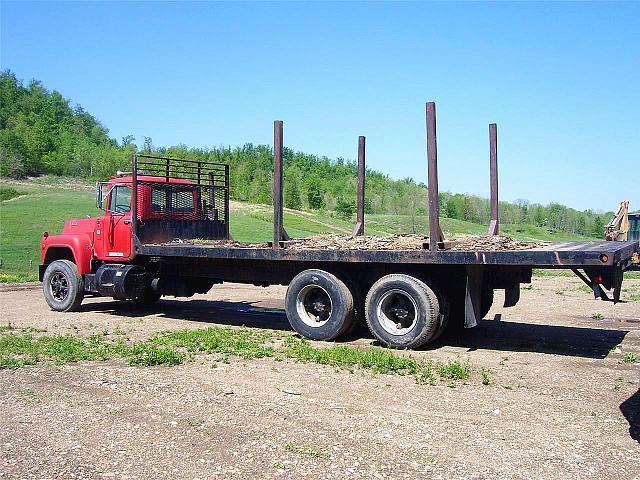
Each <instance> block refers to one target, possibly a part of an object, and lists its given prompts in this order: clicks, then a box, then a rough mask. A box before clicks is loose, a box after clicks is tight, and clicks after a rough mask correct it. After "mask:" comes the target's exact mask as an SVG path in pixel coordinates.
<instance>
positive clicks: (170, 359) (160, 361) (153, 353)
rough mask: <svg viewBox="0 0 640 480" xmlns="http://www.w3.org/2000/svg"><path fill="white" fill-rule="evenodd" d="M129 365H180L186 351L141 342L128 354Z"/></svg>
mask: <svg viewBox="0 0 640 480" xmlns="http://www.w3.org/2000/svg"><path fill="white" fill-rule="evenodd" d="M127 356H128V358H129V365H134V366H138V367H150V366H155V365H178V364H180V363H182V362H184V360H185V355H184V353H181V352H178V351H176V350H173V349H171V348H167V347H158V346H156V345H150V344H148V343H139V344H137V345H134V346H133V348H131V350H130V353H129V354H128V355H127Z"/></svg>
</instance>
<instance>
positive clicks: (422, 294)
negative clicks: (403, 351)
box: [365, 274, 441, 348]
mask: <svg viewBox="0 0 640 480" xmlns="http://www.w3.org/2000/svg"><path fill="white" fill-rule="evenodd" d="M365 306H366V319H367V325H368V326H369V329H370V330H371V333H372V334H373V335H374V336H375V337H376V338H377V339H378V340H379V341H380V343H382V344H383V345H384V346H387V347H392V348H418V347H421V346H422V345H424V344H425V343H427V342H428V341H430V340H432V339H433V337H434V336H435V334H436V333H437V331H438V329H439V327H440V322H441V316H440V305H439V302H438V298H437V296H436V294H435V293H434V292H433V290H431V289H430V288H429V287H428V286H427V284H426V283H424V282H423V281H422V280H419V279H417V278H415V277H412V276H410V275H404V274H392V275H386V276H384V277H382V278H381V279H379V280H378V281H377V282H376V283H374V284H373V286H372V287H371V289H370V290H369V293H368V294H367V300H366V302H365Z"/></svg>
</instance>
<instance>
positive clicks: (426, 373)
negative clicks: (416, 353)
mask: <svg viewBox="0 0 640 480" xmlns="http://www.w3.org/2000/svg"><path fill="white" fill-rule="evenodd" d="M416 382H417V383H419V384H420V385H424V384H426V383H428V384H429V385H435V384H436V377H435V376H434V375H433V368H432V364H431V362H428V363H427V364H426V365H425V366H424V367H422V368H421V369H420V371H418V373H417V374H416Z"/></svg>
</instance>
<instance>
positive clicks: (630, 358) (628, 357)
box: [622, 352, 640, 363]
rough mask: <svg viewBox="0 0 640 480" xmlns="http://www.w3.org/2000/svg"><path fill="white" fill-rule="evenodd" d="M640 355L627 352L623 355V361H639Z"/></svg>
mask: <svg viewBox="0 0 640 480" xmlns="http://www.w3.org/2000/svg"><path fill="white" fill-rule="evenodd" d="M638 358H640V357H638V355H637V354H635V353H632V352H629V353H625V354H624V357H622V363H636V362H637V361H638Z"/></svg>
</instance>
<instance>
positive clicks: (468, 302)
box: [464, 265, 483, 328]
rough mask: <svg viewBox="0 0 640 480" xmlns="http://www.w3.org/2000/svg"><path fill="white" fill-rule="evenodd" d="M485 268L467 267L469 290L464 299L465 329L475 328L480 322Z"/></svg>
mask: <svg viewBox="0 0 640 480" xmlns="http://www.w3.org/2000/svg"><path fill="white" fill-rule="evenodd" d="M482 278H483V268H482V266H480V265H467V288H466V293H465V299H464V328H473V327H475V326H476V325H478V320H480V308H481V307H480V302H481V297H482Z"/></svg>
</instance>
